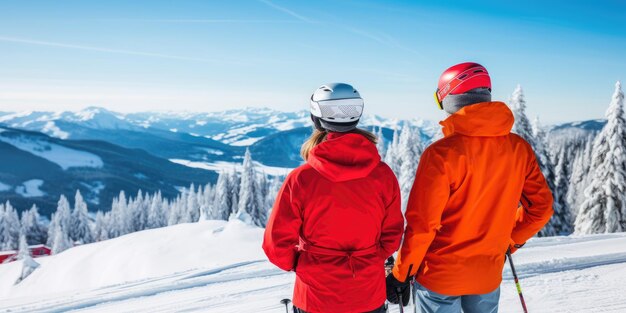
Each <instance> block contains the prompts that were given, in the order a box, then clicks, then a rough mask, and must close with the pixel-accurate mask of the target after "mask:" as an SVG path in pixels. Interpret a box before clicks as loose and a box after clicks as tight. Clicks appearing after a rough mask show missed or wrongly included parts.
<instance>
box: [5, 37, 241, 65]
mask: <svg viewBox="0 0 626 313" xmlns="http://www.w3.org/2000/svg"><path fill="white" fill-rule="evenodd" d="M0 41H2V42H12V43H20V44H28V45H38V46H48V47H57V48H66V49H77V50H85V51H97V52H105V53H115V54H126V55H135V56H145V57H153V58H162V59H172V60H182V61H195V62H203V63H218V64H223V63H232V64H241V62H234V61H225V60H214V59H203V58H193V57H184V56H177V55H169V54H161V53H153V52H142V51H133V50H123V49H111V48H102V47H92V46H83V45H76V44H67V43H59V42H51V41H42V40H32V39H25V38H16V37H6V36H0Z"/></svg>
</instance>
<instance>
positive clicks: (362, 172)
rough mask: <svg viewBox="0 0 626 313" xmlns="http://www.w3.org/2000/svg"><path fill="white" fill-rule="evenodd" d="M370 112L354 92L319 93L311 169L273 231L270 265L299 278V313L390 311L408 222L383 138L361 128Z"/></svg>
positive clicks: (296, 180) (277, 212)
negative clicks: (392, 264) (389, 273)
mask: <svg viewBox="0 0 626 313" xmlns="http://www.w3.org/2000/svg"><path fill="white" fill-rule="evenodd" d="M362 111H363V99H361V97H360V95H359V93H358V92H357V91H356V90H355V89H354V88H353V87H352V86H350V85H348V84H342V83H335V84H327V85H324V86H322V87H320V88H319V89H317V90H316V91H315V93H314V94H313V96H311V119H312V120H313V123H314V125H315V130H314V133H313V135H312V136H311V138H309V140H308V141H307V142H306V143H305V144H304V145H303V146H302V157H303V158H304V159H305V160H306V163H305V164H303V165H301V166H300V167H298V168H296V169H295V170H293V171H292V172H291V173H290V174H289V176H288V177H287V179H286V181H285V183H284V184H283V186H282V188H281V190H280V192H279V193H278V196H277V198H276V202H275V203H274V208H273V210H272V214H271V216H270V219H269V221H268V223H267V228H266V229H265V238H264V242H263V250H264V251H265V254H266V255H267V257H268V258H269V260H270V261H271V262H272V263H274V264H275V265H276V266H278V267H280V268H281V269H283V270H285V271H295V272H296V283H295V287H294V295H293V303H294V306H295V307H296V310H297V312H310V313H329V312H333V313H336V312H354V313H356V312H359V313H361V312H384V311H385V308H384V302H385V298H386V293H385V269H384V263H385V260H386V259H387V257H389V256H390V255H391V254H392V253H393V252H394V251H396V250H397V249H398V247H399V245H400V239H401V237H402V231H403V227H404V219H403V217H402V213H401V210H400V189H399V187H398V182H397V180H396V177H395V176H394V174H393V172H392V171H391V169H390V168H389V167H388V166H387V165H386V164H385V163H383V162H381V160H380V156H379V154H378V151H377V149H376V146H375V142H376V137H375V136H374V135H373V134H371V133H369V132H367V131H364V130H360V129H358V128H356V126H357V124H358V122H359V118H360V117H361V113H362Z"/></svg>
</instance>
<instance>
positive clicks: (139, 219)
mask: <svg viewBox="0 0 626 313" xmlns="http://www.w3.org/2000/svg"><path fill="white" fill-rule="evenodd" d="M146 198H147V195H146V196H145V197H144V193H143V191H141V189H139V190H138V191H137V197H135V199H131V200H130V203H129V209H130V211H131V215H132V223H131V224H132V231H141V230H144V229H146V228H147V227H148V226H147V225H148V209H149V205H148V202H147V201H145V200H146Z"/></svg>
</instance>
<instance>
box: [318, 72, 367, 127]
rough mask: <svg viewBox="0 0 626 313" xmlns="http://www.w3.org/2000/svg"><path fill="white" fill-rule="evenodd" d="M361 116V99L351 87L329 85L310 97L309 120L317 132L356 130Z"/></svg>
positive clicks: (341, 84) (346, 85) (339, 84)
mask: <svg viewBox="0 0 626 313" xmlns="http://www.w3.org/2000/svg"><path fill="white" fill-rule="evenodd" d="M362 114H363V99H362V98H361V95H360V94H359V92H358V91H357V90H356V89H354V87H352V86H351V85H348V84H344V83H331V84H325V85H322V86H321V87H319V88H318V89H317V90H315V92H314V93H313V95H312V96H311V119H312V120H313V123H314V124H315V127H316V128H317V129H319V130H328V131H334V132H347V131H350V130H353V129H355V128H356V125H357V124H358V123H359V119H360V118H361V115H362Z"/></svg>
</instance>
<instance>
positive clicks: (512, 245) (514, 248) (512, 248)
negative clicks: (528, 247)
mask: <svg viewBox="0 0 626 313" xmlns="http://www.w3.org/2000/svg"><path fill="white" fill-rule="evenodd" d="M525 244H526V243H525V242H524V243H522V244H517V243H515V242H514V241H513V240H511V243H510V244H509V250H510V251H511V254H513V253H515V251H517V249H519V248H521V247H523V246H524V245H525Z"/></svg>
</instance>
